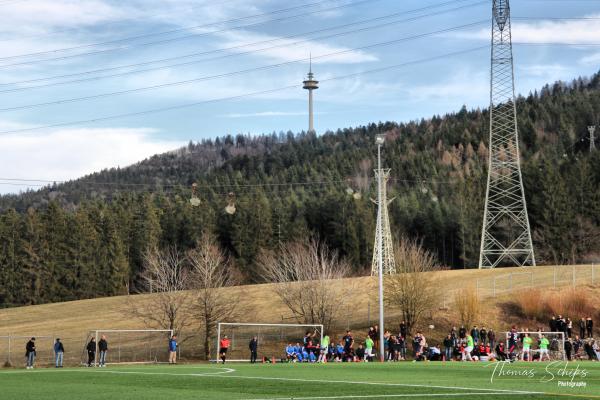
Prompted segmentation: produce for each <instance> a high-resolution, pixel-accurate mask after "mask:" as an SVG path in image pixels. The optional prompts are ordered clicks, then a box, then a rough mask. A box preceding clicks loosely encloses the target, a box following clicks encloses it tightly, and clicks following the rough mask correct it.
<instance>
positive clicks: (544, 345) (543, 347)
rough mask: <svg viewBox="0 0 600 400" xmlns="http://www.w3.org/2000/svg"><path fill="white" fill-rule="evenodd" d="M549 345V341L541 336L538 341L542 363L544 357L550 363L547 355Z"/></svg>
mask: <svg viewBox="0 0 600 400" xmlns="http://www.w3.org/2000/svg"><path fill="white" fill-rule="evenodd" d="M549 345H550V341H549V340H548V339H547V338H546V336H544V335H543V334H542V338H541V339H540V361H544V356H546V358H547V359H548V361H550V355H549V354H548V346H549Z"/></svg>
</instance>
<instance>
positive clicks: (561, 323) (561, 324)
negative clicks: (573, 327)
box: [556, 314, 565, 333]
mask: <svg viewBox="0 0 600 400" xmlns="http://www.w3.org/2000/svg"><path fill="white" fill-rule="evenodd" d="M556 332H563V333H564V332H565V320H564V319H563V317H562V315H560V314H559V315H558V317H557V318H556Z"/></svg>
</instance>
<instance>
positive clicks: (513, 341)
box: [508, 326, 517, 360]
mask: <svg viewBox="0 0 600 400" xmlns="http://www.w3.org/2000/svg"><path fill="white" fill-rule="evenodd" d="M516 348H517V328H515V327H514V326H513V327H512V328H511V330H510V332H509V334H508V356H509V357H510V359H511V360H513V359H514V354H515V350H516Z"/></svg>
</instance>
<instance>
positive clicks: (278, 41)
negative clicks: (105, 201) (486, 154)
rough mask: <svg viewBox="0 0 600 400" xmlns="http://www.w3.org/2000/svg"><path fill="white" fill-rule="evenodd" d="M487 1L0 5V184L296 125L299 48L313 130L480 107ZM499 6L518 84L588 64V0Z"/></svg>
mask: <svg viewBox="0 0 600 400" xmlns="http://www.w3.org/2000/svg"><path fill="white" fill-rule="evenodd" d="M491 3H492V1H491V0H486V1H481V0H454V1H448V0H321V1H317V0H299V1H297V2H289V1H283V0H220V1H219V0H213V1H209V0H143V1H142V0H119V1H117V0H0V193H7V192H18V191H19V190H23V189H25V188H27V187H35V186H32V185H35V184H41V183H43V182H30V181H15V180H12V179H34V180H40V181H43V180H66V179H72V178H76V177H79V176H82V175H84V174H86V173H90V172H93V171H97V170H99V169H102V168H109V167H116V166H125V165H128V164H131V163H133V162H135V161H138V160H141V159H143V158H145V157H147V156H149V155H152V154H155V153H158V152H163V151H167V150H170V149H173V148H176V147H179V146H180V145H182V144H185V143H187V142H188V141H189V140H194V141H195V140H199V139H202V138H208V137H215V136H220V135H224V134H236V133H249V134H260V133H270V132H273V131H275V132H279V131H287V130H292V131H300V130H302V129H306V125H307V115H306V111H307V110H306V108H307V107H306V92H305V91H303V90H302V89H301V81H302V79H303V78H304V76H305V74H306V72H307V70H308V58H309V54H312V57H313V63H312V64H313V71H314V72H315V74H316V78H317V79H319V80H320V81H321V87H320V89H319V90H318V91H317V92H316V93H315V101H316V104H315V111H316V117H315V127H316V129H317V131H318V132H319V133H320V132H324V131H326V130H328V129H336V128H338V127H348V126H355V125H359V124H365V123H369V122H373V121H375V122H376V121H384V120H395V121H406V120H410V119H418V118H421V117H428V116H431V115H432V114H442V113H445V112H451V111H454V110H457V109H459V108H460V107H461V106H462V105H463V104H465V105H466V106H467V107H469V108H474V107H479V106H486V104H487V102H488V101H489V36H490V18H491ZM511 5H512V16H513V41H514V42H515V48H514V56H515V63H516V65H515V75H516V77H515V79H516V86H517V91H518V92H519V93H524V94H526V93H528V92H529V91H531V90H534V89H537V88H539V87H541V86H543V85H544V84H545V83H547V82H553V81H555V80H558V79H563V80H570V79H572V78H573V77H576V76H579V75H590V74H592V73H594V72H596V71H598V64H599V63H600V46H596V45H599V44H600V1H593V0H545V1H544V0H513V2H512V4H511ZM164 109H166V110H164ZM158 110H164V111H158ZM113 117H114V118H113Z"/></svg>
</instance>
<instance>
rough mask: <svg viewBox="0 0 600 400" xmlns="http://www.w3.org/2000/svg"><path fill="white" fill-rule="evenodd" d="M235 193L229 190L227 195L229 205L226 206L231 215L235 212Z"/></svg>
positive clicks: (226, 210)
mask: <svg viewBox="0 0 600 400" xmlns="http://www.w3.org/2000/svg"><path fill="white" fill-rule="evenodd" d="M235 211H236V210H235V194H233V192H229V194H228V195H227V206H225V212H226V213H227V214H229V215H233V214H235Z"/></svg>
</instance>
